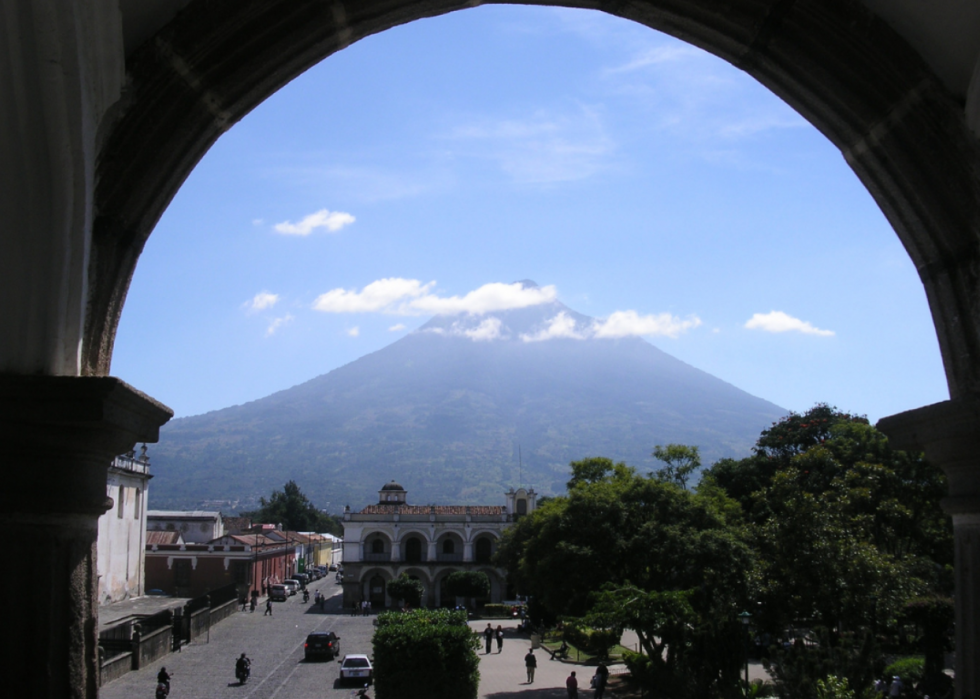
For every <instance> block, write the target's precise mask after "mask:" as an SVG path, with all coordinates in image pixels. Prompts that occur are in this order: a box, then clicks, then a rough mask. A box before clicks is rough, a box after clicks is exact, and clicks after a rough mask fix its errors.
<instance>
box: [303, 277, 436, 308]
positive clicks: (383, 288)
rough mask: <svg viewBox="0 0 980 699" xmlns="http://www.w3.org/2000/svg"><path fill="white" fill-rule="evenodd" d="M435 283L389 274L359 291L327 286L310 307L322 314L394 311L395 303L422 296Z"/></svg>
mask: <svg viewBox="0 0 980 699" xmlns="http://www.w3.org/2000/svg"><path fill="white" fill-rule="evenodd" d="M434 285H435V282H429V283H428V284H423V283H422V282H420V281H419V280H417V279H401V278H399V277H389V278H387V279H379V280H378V281H375V282H371V283H370V284H368V285H367V286H366V287H364V288H363V289H362V290H361V291H348V290H347V289H331V290H330V291H328V292H327V293H325V294H321V295H320V296H318V297H317V299H316V300H315V301H314V302H313V308H314V309H316V310H318V311H323V312H324V313H375V312H379V311H380V312H384V313H397V311H396V310H393V307H394V306H395V305H396V304H398V303H399V302H404V301H406V300H408V299H412V298H417V297H420V296H424V295H425V294H427V293H428V291H429V289H431V288H432V287H433V286H434Z"/></svg>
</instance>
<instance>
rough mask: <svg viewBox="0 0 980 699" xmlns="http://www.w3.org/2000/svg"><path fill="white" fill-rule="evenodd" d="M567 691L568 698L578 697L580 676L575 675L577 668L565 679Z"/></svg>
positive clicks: (576, 698)
mask: <svg viewBox="0 0 980 699" xmlns="http://www.w3.org/2000/svg"><path fill="white" fill-rule="evenodd" d="M565 691H567V692H568V699H578V678H576V677H575V670H572V674H571V675H569V676H568V679H566V680H565Z"/></svg>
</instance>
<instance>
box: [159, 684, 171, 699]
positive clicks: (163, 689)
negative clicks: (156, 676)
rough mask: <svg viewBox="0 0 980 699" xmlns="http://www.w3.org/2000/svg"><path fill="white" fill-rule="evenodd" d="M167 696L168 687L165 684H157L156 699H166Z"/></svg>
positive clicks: (168, 692)
mask: <svg viewBox="0 0 980 699" xmlns="http://www.w3.org/2000/svg"><path fill="white" fill-rule="evenodd" d="M168 694H170V686H169V685H168V684H167V683H166V682H157V696H156V699H167V695H168Z"/></svg>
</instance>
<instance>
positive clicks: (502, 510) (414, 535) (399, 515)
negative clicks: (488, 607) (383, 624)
mask: <svg viewBox="0 0 980 699" xmlns="http://www.w3.org/2000/svg"><path fill="white" fill-rule="evenodd" d="M407 496H408V491H406V490H405V489H404V488H403V487H402V486H401V485H399V484H398V483H396V482H395V481H391V482H390V483H387V484H385V485H384V486H383V487H382V488H381V490H380V491H378V503H377V504H376V505H368V506H367V507H365V508H364V509H363V510H361V511H360V512H351V510H350V507H349V506H348V507H347V508H345V509H344V605H345V606H347V607H350V606H351V605H354V604H360V603H361V602H362V601H364V600H369V601H370V602H371V607H372V609H382V608H385V607H389V606H391V605H392V604H393V603H395V600H392V599H391V598H390V597H389V596H388V594H387V585H388V582H389V581H391V580H393V579H394V578H397V577H398V576H400V575H401V574H402V573H406V574H407V575H408V576H409V577H412V578H417V579H418V580H421V581H422V584H423V585H424V586H425V596H424V597H423V601H422V602H423V604H424V605H426V606H429V607H444V606H453V605H455V604H456V599H455V598H451V597H450V596H449V595H448V594H447V592H446V578H447V577H448V576H449V575H450V574H451V573H454V572H456V571H458V570H476V571H481V572H483V573H486V574H487V577H488V578H489V579H490V595H489V597H488V598H487V599H485V600H479V601H482V602H501V601H503V600H504V599H507V598H508V594H507V579H506V573H505V571H504V570H502V569H500V568H496V567H494V565H493V563H492V558H493V554H494V553H495V552H496V550H497V545H498V543H499V541H500V537H501V535H502V534H503V531H504V530H505V529H506V528H507V527H509V526H510V525H511V524H513V523H514V521H516V520H517V519H518V518H519V517H521V516H523V515H525V514H528V513H530V512H533V511H534V507H535V503H536V499H537V494H536V493H535V492H534V490H533V489H530V490H529V489H524V488H520V489H518V490H516V491H515V490H513V489H512V490H510V491H509V492H507V493H505V498H506V501H505V503H506V504H504V505H410V504H409V503H408V498H407Z"/></svg>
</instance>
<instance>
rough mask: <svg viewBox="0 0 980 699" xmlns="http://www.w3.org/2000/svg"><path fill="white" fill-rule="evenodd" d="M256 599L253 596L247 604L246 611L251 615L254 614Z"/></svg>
mask: <svg viewBox="0 0 980 699" xmlns="http://www.w3.org/2000/svg"><path fill="white" fill-rule="evenodd" d="M258 599H259V598H258V597H255V596H253V597H252V599H251V600H250V601H249V603H248V611H249V612H251V613H252V614H255V605H256V603H257V602H258Z"/></svg>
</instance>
